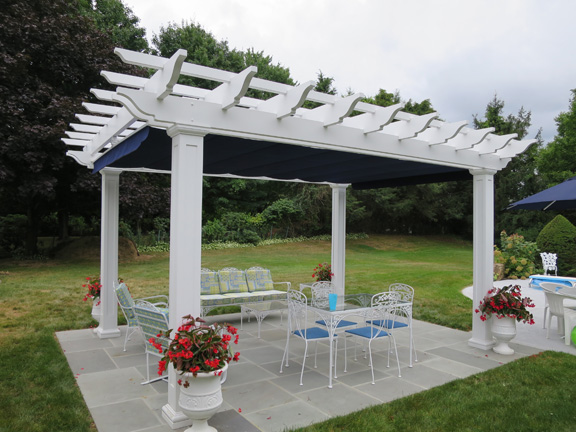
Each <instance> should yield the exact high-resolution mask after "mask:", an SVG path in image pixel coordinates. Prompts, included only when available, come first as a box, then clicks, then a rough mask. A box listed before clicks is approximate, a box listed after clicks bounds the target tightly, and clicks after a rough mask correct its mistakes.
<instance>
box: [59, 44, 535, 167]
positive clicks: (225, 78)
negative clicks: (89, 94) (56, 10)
mask: <svg viewBox="0 0 576 432" xmlns="http://www.w3.org/2000/svg"><path fill="white" fill-rule="evenodd" d="M116 53H117V54H118V55H120V57H122V59H123V60H124V61H125V62H127V63H130V64H133V65H138V66H142V67H146V68H150V69H156V70H157V71H156V73H155V74H154V75H153V76H152V77H151V78H148V79H147V78H142V77H135V76H131V75H125V74H119V73H115V72H108V71H104V72H102V74H103V76H104V77H105V78H106V79H107V80H108V81H109V82H110V83H111V84H113V85H116V86H118V87H117V89H116V91H115V92H111V91H106V90H100V89H98V90H93V93H94V94H95V95H96V97H97V98H99V99H101V100H103V101H104V102H116V103H119V104H121V105H122V107H111V106H110V105H97V104H86V109H87V110H89V111H90V112H92V113H94V114H99V115H98V116H87V115H81V114H79V115H78V116H77V118H78V120H80V122H82V123H81V124H72V125H71V127H72V129H74V131H75V132H81V133H83V135H70V140H67V141H66V143H67V144H70V145H74V146H82V147H83V149H82V151H81V152H82V154H79V151H78V150H72V151H70V152H69V155H70V156H73V157H75V158H76V159H77V160H78V161H80V162H81V163H83V164H85V165H87V166H92V165H93V163H94V162H95V161H96V160H97V159H98V158H99V157H101V152H102V151H103V150H106V149H109V148H112V147H114V146H116V145H118V144H119V143H120V142H121V141H122V140H123V139H124V138H126V137H127V136H129V135H130V134H132V133H133V132H134V131H136V130H138V129H140V128H142V127H143V126H144V125H146V124H147V125H149V126H155V127H160V128H164V129H167V128H169V127H171V126H174V125H176V124H178V125H187V126H190V127H197V128H205V129H207V130H209V131H211V132H213V133H219V134H222V135H230V134H231V135H234V136H238V135H239V134H243V136H245V137H246V138H252V139H259V140H265V139H271V140H273V141H275V142H278V141H282V142H287V143H290V144H295V145H308V146H311V145H316V146H318V145H322V144H323V145H324V146H326V148H330V149H332V150H339V151H350V148H349V146H350V144H349V143H353V145H352V149H353V151H354V152H356V151H365V152H367V153H370V154H378V155H381V156H385V157H391V158H396V159H404V160H417V161H423V160H424V161H426V162H427V163H432V164H441V165H449V166H454V167H461V168H466V169H482V168H483V169H495V170H500V169H502V168H503V167H505V166H506V164H507V163H508V162H509V161H510V159H511V157H513V156H514V155H515V154H518V153H521V152H522V151H524V150H525V149H526V148H527V147H528V146H529V145H530V144H532V143H533V142H534V141H533V140H524V141H518V140H514V138H515V137H516V136H512V135H507V136H505V137H504V136H498V135H494V134H493V133H492V132H493V129H492V128H487V129H482V130H472V129H469V128H467V127H465V126H466V124H467V122H465V121H461V122H454V123H447V122H444V121H441V120H438V114H437V113H431V114H426V115H423V116H417V115H414V114H409V113H406V112H403V111H401V108H402V105H401V104H398V105H395V106H392V107H379V106H376V105H372V104H368V103H365V102H362V99H363V98H364V95H363V94H361V93H359V94H355V95H350V96H348V97H346V98H340V97H337V96H334V95H327V94H324V93H319V92H316V91H314V90H312V88H313V85H314V83H313V81H309V82H307V83H304V84H301V85H298V86H290V85H286V84H280V83H275V82H271V81H266V80H262V79H259V78H255V77H254V75H255V74H256V72H257V70H256V68H255V67H254V66H251V67H249V68H247V69H246V70H244V71H243V72H241V73H239V74H235V73H232V72H226V71H221V70H217V69H211V68H207V67H205V66H199V65H194V64H191V63H185V62H184V59H185V57H186V52H185V51H184V50H179V51H178V52H176V53H175V54H174V55H173V56H172V57H171V58H170V59H164V58H161V57H157V56H152V55H148V54H143V53H137V52H132V51H128V50H124V49H116ZM180 75H184V76H191V77H194V78H202V79H207V80H211V81H216V82H220V83H221V84H220V85H219V86H218V87H216V88H215V89H214V90H206V89H201V88H196V87H192V86H186V85H181V84H177V80H178V77H179V76H180ZM249 88H252V89H255V90H260V91H264V92H268V93H272V94H275V96H273V97H271V98H269V99H268V100H259V99H253V98H249V97H246V96H244V95H245V94H246V92H247V91H248V89H249ZM306 100H308V101H312V102H316V103H320V104H322V105H321V106H319V107H317V108H314V109H306V108H303V107H302V105H303V104H304V102H305V101H306ZM246 108H247V109H246ZM217 111H220V113H217ZM231 111H236V113H235V114H237V115H234V116H232V117H235V119H230V118H229V117H231V116H230V115H229V112H231ZM237 111H242V112H241V113H240V112H237ZM354 111H357V112H360V113H361V114H359V115H355V116H353V117H350V115H351V114H352V113H353V112H354ZM267 114H272V115H273V116H267ZM138 120H143V121H138ZM231 120H237V122H236V125H234V124H233V122H232V124H230V123H231ZM277 120H285V121H283V122H281V123H280V124H283V123H285V124H286V125H285V127H280V128H279V127H277V126H278V125H277V124H276V123H277ZM223 122H225V123H226V125H222V123H223ZM271 122H272V123H273V126H274V128H273V129H274V131H273V132H270V133H268V134H266V131H265V128H263V127H262V126H263V124H265V123H271ZM250 126H255V128H256V129H257V130H254V128H253V127H252V128H251V127H250ZM301 128H302V129H305V131H304V133H298V132H299V129H301ZM332 131H334V133H332ZM90 134H93V136H92V135H90ZM311 134H313V139H312V140H310V135H311ZM302 135H306V137H302ZM512 144H513V146H512V147H511V145H512ZM456 150H457V151H456Z"/></svg>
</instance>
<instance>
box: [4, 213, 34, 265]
mask: <svg viewBox="0 0 576 432" xmlns="http://www.w3.org/2000/svg"><path fill="white" fill-rule="evenodd" d="M26 224H27V218H26V215H20V214H9V215H6V216H3V217H0V247H1V248H3V249H4V250H5V251H6V252H8V253H9V254H10V255H12V256H15V255H18V254H22V253H23V252H24V239H25V238H26Z"/></svg>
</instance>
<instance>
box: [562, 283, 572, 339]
mask: <svg viewBox="0 0 576 432" xmlns="http://www.w3.org/2000/svg"><path fill="white" fill-rule="evenodd" d="M558 294H562V295H563V296H566V298H565V299H564V303H563V304H564V343H565V344H566V345H570V341H571V340H572V329H573V328H574V327H575V326H576V287H575V286H574V283H572V287H571V288H570V287H565V288H562V289H560V290H558Z"/></svg>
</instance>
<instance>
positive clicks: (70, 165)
mask: <svg viewBox="0 0 576 432" xmlns="http://www.w3.org/2000/svg"><path fill="white" fill-rule="evenodd" d="M0 40H2V41H3V42H2V44H1V47H0V57H1V59H2V61H0V83H1V84H0V99H1V100H2V102H3V103H2V104H1V105H0V142H1V143H2V144H1V146H0V184H1V186H0V200H1V201H2V202H10V203H12V208H11V209H10V210H11V211H15V212H18V213H24V214H26V216H27V235H26V242H25V249H26V252H27V253H28V254H34V253H35V251H36V248H37V246H36V242H37V236H38V227H39V223H40V220H41V218H42V216H43V215H45V214H47V213H48V212H51V211H54V210H56V208H55V207H56V205H55V204H56V203H57V202H58V199H57V197H58V196H59V194H60V193H63V194H65V193H68V192H70V185H71V184H73V183H74V181H75V179H76V174H77V173H78V172H79V170H81V169H83V170H84V171H86V170H85V168H81V167H79V166H78V165H77V164H76V163H75V162H73V161H72V160H71V159H70V158H67V157H65V152H66V146H65V145H64V143H63V142H62V141H61V138H62V136H63V135H64V131H65V130H66V129H67V125H68V123H70V122H71V121H73V119H74V113H75V112H78V111H79V110H80V107H81V102H82V101H84V100H88V99H89V93H88V91H89V89H90V88H91V87H94V86H95V85H98V86H102V85H104V81H103V79H102V78H101V76H100V71H101V70H102V69H108V70H122V69H123V63H121V62H120V60H119V59H118V58H117V57H116V56H114V55H113V45H112V42H111V40H110V39H109V37H108V36H107V35H106V34H104V33H102V32H101V31H99V30H98V29H97V28H96V27H95V26H94V24H93V21H92V20H91V19H90V18H88V17H86V16H80V14H79V9H78V4H77V3H75V2H66V1H63V0H54V1H50V2H45V1H41V0H26V1H21V0H8V1H6V2H4V4H3V7H2V8H1V10H0ZM75 173H76V174H75ZM64 191H65V192H64ZM97 207H99V206H97Z"/></svg>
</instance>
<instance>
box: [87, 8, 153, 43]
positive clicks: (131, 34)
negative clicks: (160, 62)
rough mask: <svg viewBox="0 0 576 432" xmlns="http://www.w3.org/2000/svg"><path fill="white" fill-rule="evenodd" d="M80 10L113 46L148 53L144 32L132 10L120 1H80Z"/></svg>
mask: <svg viewBox="0 0 576 432" xmlns="http://www.w3.org/2000/svg"><path fill="white" fill-rule="evenodd" d="M79 6H80V10H81V12H82V13H84V14H86V15H87V16H88V17H89V18H92V19H93V20H94V23H95V24H96V27H97V28H98V29H99V30H101V31H103V32H105V33H107V34H108V36H109V37H110V39H111V40H112V42H113V43H114V45H115V46H118V47H120V48H126V49H129V50H133V51H148V41H147V40H146V30H145V29H144V28H142V27H140V25H139V24H140V19H139V18H138V17H136V16H135V15H134V13H133V12H132V9H130V8H129V7H127V6H126V5H124V4H123V3H122V1H120V0H93V1H87V0H80V1H79Z"/></svg>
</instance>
